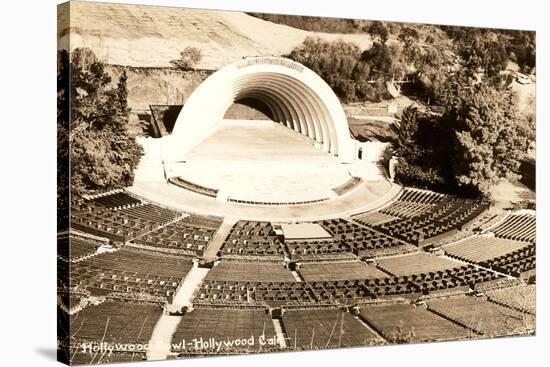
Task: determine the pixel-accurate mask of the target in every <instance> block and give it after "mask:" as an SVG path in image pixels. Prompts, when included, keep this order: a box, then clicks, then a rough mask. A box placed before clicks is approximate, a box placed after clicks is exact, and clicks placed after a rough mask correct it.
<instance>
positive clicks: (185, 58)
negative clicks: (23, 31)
mask: <svg viewBox="0 0 550 367" xmlns="http://www.w3.org/2000/svg"><path fill="white" fill-rule="evenodd" d="M201 59H202V52H201V50H199V49H198V48H196V47H186V48H185V49H184V50H183V51H182V52H180V58H179V59H176V60H172V61H170V63H171V64H172V65H174V67H176V68H178V69H181V70H192V69H193V68H195V66H196V65H197V63H198V62H199V61H200V60H201Z"/></svg>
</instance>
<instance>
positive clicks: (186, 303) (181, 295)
mask: <svg viewBox="0 0 550 367" xmlns="http://www.w3.org/2000/svg"><path fill="white" fill-rule="evenodd" d="M209 270H210V269H207V268H199V267H198V266H197V264H196V263H195V264H194V265H193V267H192V268H191V270H190V271H189V273H187V275H186V276H185V279H184V280H183V282H182V283H181V286H180V287H179V289H178V291H177V292H176V294H175V295H174V298H173V300H172V304H171V305H168V306H167V309H179V310H181V309H182V308H183V307H187V308H188V309H190V308H192V302H193V294H194V293H195V290H196V289H197V288H198V287H199V285H200V284H201V283H202V281H203V279H204V278H205V277H206V275H207V274H208V271H209ZM181 321H182V316H172V315H170V314H169V313H168V312H166V313H164V314H163V315H162V316H161V317H160V319H159V320H158V322H157V324H156V325H155V328H154V329H153V334H152V335H151V340H150V341H149V345H150V348H149V351H148V352H147V360H148V361H154V360H164V359H167V357H168V355H169V354H170V353H172V351H171V343H172V337H173V336H174V333H175V332H176V329H177V328H178V325H179V324H180V322H181Z"/></svg>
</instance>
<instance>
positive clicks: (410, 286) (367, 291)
mask: <svg viewBox="0 0 550 367" xmlns="http://www.w3.org/2000/svg"><path fill="white" fill-rule="evenodd" d="M502 279H503V277H502V276H501V275H499V274H496V273H494V272H492V271H489V270H484V269H478V268H475V267H473V266H461V267H455V268H452V269H446V270H441V271H436V272H429V273H418V274H413V275H408V276H400V277H389V276H385V277H382V278H373V279H357V280H351V279H347V280H332V281H329V280H325V281H305V282H265V281H263V282H260V281H224V280H211V279H207V280H205V281H204V282H203V283H202V284H201V287H200V289H199V290H198V291H197V294H196V296H197V297H196V299H195V301H198V302H200V303H206V304H210V303H214V304H215V303H227V302H229V303H250V302H256V303H261V304H267V305H271V306H280V305H285V304H293V303H296V302H297V303H301V304H309V303H320V302H337V303H344V304H348V303H350V302H354V301H356V300H361V299H374V298H380V299H386V298H394V297H418V296H420V295H422V294H436V295H442V294H443V295H444V294H455V293H467V292H469V291H470V288H472V287H473V288H476V287H479V286H482V285H483V286H486V285H487V284H495V285H496V284H499V283H498V282H500V281H502Z"/></svg>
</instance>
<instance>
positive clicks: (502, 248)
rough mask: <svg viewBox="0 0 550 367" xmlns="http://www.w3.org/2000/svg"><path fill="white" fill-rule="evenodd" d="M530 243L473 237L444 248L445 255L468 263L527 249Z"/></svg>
mask: <svg viewBox="0 0 550 367" xmlns="http://www.w3.org/2000/svg"><path fill="white" fill-rule="evenodd" d="M527 245H528V243H526V242H522V241H517V240H508V239H505V238H497V237H487V236H473V237H470V238H468V239H466V240H463V241H460V242H456V243H452V244H450V245H447V246H444V247H443V248H444V249H445V253H446V254H448V255H450V256H452V257H455V258H457V259H460V260H463V261H468V262H476V263H478V262H482V261H487V260H490V259H494V258H497V257H500V256H504V255H506V254H508V253H512V252H514V251H517V250H520V249H522V248H524V247H526V246H527Z"/></svg>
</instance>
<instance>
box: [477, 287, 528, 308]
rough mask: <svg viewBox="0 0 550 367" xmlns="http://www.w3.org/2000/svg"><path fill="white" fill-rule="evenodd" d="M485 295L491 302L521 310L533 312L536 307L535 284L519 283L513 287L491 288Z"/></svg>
mask: <svg viewBox="0 0 550 367" xmlns="http://www.w3.org/2000/svg"><path fill="white" fill-rule="evenodd" d="M485 295H486V296H487V297H488V298H489V299H490V300H491V301H493V302H496V303H500V304H502V305H505V306H507V307H510V308H513V309H516V310H518V311H521V312H529V313H531V314H533V315H534V314H535V311H536V307H537V302H536V297H535V296H536V285H535V284H520V285H517V286H515V287H506V288H500V289H493V290H490V291H488V292H486V293H485Z"/></svg>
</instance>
